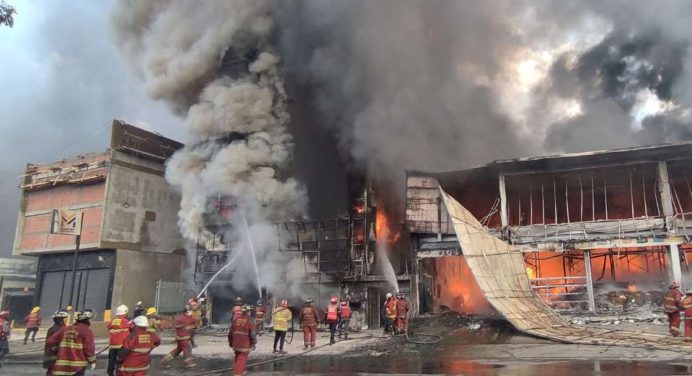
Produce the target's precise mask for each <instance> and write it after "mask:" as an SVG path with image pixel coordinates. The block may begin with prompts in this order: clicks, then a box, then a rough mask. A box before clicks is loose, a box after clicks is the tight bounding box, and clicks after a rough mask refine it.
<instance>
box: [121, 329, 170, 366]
mask: <svg viewBox="0 0 692 376" xmlns="http://www.w3.org/2000/svg"><path fill="white" fill-rule="evenodd" d="M132 322H133V323H134V325H135V327H134V329H133V330H132V332H131V333H130V335H128V336H127V338H126V339H125V341H123V346H122V349H121V350H120V352H118V364H119V367H118V376H146V374H147V370H148V369H149V364H150V363H151V358H150V355H149V354H150V353H151V350H153V349H154V348H155V347H157V346H158V345H160V344H161V339H160V338H159V336H158V335H157V334H156V333H152V332H151V331H149V320H148V319H147V317H146V316H137V317H135V318H134V320H132Z"/></svg>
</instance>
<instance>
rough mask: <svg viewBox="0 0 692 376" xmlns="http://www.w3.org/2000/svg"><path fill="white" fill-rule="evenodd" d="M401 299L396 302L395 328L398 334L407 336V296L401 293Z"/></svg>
mask: <svg viewBox="0 0 692 376" xmlns="http://www.w3.org/2000/svg"><path fill="white" fill-rule="evenodd" d="M398 298H399V299H397V301H396V322H395V324H394V327H395V328H396V333H397V334H406V330H407V329H408V319H407V315H408V310H409V306H408V301H407V300H406V295H404V293H403V292H402V293H399V296H398Z"/></svg>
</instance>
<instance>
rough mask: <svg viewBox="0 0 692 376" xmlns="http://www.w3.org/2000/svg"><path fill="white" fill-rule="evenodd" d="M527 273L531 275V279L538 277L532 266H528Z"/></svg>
mask: <svg viewBox="0 0 692 376" xmlns="http://www.w3.org/2000/svg"><path fill="white" fill-rule="evenodd" d="M526 274H527V275H528V276H529V279H532V278H536V271H535V270H533V268H531V267H530V266H527V267H526Z"/></svg>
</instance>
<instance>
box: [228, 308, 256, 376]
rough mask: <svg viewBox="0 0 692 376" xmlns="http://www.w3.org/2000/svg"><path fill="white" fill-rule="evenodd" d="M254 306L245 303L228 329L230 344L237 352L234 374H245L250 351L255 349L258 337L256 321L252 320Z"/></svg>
mask: <svg viewBox="0 0 692 376" xmlns="http://www.w3.org/2000/svg"><path fill="white" fill-rule="evenodd" d="M251 310H252V307H250V306H249V305H244V306H243V308H242V310H241V311H240V313H239V314H237V315H235V317H233V321H232V322H231V328H230V330H229V331H228V346H229V347H231V348H233V352H235V362H234V364H233V374H234V375H245V374H247V371H246V370H245V368H246V367H247V359H248V356H249V355H250V351H252V350H254V349H255V345H256V344H257V337H255V323H254V322H252V319H251V318H250V314H249V312H250V311H251Z"/></svg>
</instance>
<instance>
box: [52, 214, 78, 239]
mask: <svg viewBox="0 0 692 376" xmlns="http://www.w3.org/2000/svg"><path fill="white" fill-rule="evenodd" d="M82 217H83V214H82V212H81V211H79V210H61V209H53V218H52V220H51V226H50V233H51V234H61V235H80V234H81V233H82Z"/></svg>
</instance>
